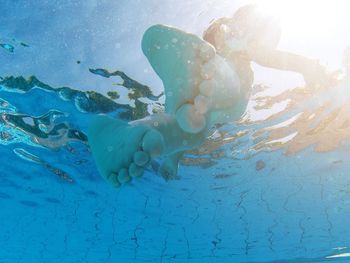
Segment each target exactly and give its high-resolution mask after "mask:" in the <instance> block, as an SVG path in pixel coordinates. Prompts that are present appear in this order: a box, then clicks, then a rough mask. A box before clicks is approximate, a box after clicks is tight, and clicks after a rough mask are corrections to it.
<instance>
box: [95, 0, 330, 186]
mask: <svg viewBox="0 0 350 263" xmlns="http://www.w3.org/2000/svg"><path fill="white" fill-rule="evenodd" d="M279 38H280V29H279V26H278V25H277V23H275V21H274V20H272V19H271V18H270V17H268V16H264V15H262V14H260V13H259V12H258V11H257V8H256V6H254V5H248V6H244V7H241V8H240V9H238V11H237V12H236V13H235V14H234V15H233V17H231V18H220V19H218V20H216V21H214V22H213V23H212V24H211V25H210V26H209V28H208V29H207V30H206V31H205V32H204V34H203V39H201V38H199V37H197V36H196V35H193V34H189V33H186V32H184V31H181V30H179V29H176V28H173V27H169V26H165V25H155V26H152V27H150V28H149V29H148V30H146V32H145V33H144V35H143V39H142V50H143V53H144V54H145V56H146V57H147V59H148V60H149V62H150V64H151V66H152V67H153V69H154V71H155V72H156V73H157V75H158V76H159V77H160V78H161V80H162V82H163V85H164V90H165V112H164V113H159V114H153V115H151V116H148V117H146V118H143V119H140V120H136V121H133V122H130V123H126V122H124V121H122V120H119V119H112V118H110V117H107V116H98V117H97V118H96V119H94V120H93V121H92V124H91V125H90V128H89V131H88V140H89V144H90V147H91V150H92V155H93V157H94V159H95V161H96V165H97V168H98V170H99V172H100V174H101V175H102V177H103V178H105V179H106V180H107V181H108V182H109V183H111V184H112V185H114V186H116V187H118V186H120V185H122V184H125V183H127V182H129V181H130V180H131V179H132V178H136V177H140V176H142V174H143V172H144V169H145V167H146V166H147V165H148V164H149V163H150V161H151V160H152V159H154V158H157V157H159V156H162V157H163V159H164V161H163V163H162V164H161V166H160V169H159V172H160V174H161V175H162V176H163V177H164V178H165V179H175V178H178V177H177V169H178V163H179V160H180V159H181V157H182V156H183V154H184V152H185V151H187V150H190V149H194V148H197V147H199V146H200V145H202V144H203V143H204V142H205V140H206V138H207V137H208V135H210V132H211V127H212V126H213V125H214V124H219V123H225V122H229V121H235V120H238V119H239V118H240V116H241V115H242V114H243V113H244V111H245V109H246V106H247V103H248V101H249V97H250V91H251V88H252V84H253V72H252V70H251V67H250V62H252V61H254V62H256V63H258V64H260V65H263V66H265V67H271V68H276V69H282V70H290V71H295V72H300V73H302V74H303V75H304V78H305V80H306V82H307V83H308V82H309V83H313V82H314V80H316V79H317V77H318V76H320V75H324V72H325V69H324V67H322V66H321V65H320V64H319V63H318V61H316V60H311V59H308V58H304V57H302V56H299V55H295V54H292V53H289V52H283V51H278V50H276V46H277V44H278V41H279Z"/></svg>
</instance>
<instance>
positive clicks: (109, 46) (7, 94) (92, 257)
mask: <svg viewBox="0 0 350 263" xmlns="http://www.w3.org/2000/svg"><path fill="white" fill-rule="evenodd" d="M199 2H200V1H193V3H192V4H185V3H184V4H183V5H180V4H176V3H175V2H172V1H166V2H162V3H157V1H153V2H150V3H148V4H144V3H142V2H139V1H131V2H127V1H118V3H117V4H116V3H115V2H113V1H92V0H90V1H59V2H58V1H57V2H56V1H6V0H5V1H2V2H1V5H0V13H1V14H2V17H1V18H0V21H1V23H0V61H1V62H0V76H1V79H0V113H1V119H0V156H1V158H0V164H1V173H0V204H1V212H0V222H1V225H0V262H6V263H7V262H123V263H124V262H125V263H128V262H223V263H226V262H327V261H337V262H346V261H347V259H348V260H350V258H349V254H348V253H350V248H349V246H350V228H349V227H348V225H347V223H348V218H349V215H350V201H349V200H350V191H349V185H350V178H349V175H348V171H349V169H350V167H349V163H348V162H347V159H348V158H347V157H348V152H349V143H348V140H346V138H347V137H346V136H345V137H344V135H343V134H344V133H345V134H346V133H347V129H348V126H346V125H345V124H346V118H345V120H344V121H343V122H342V124H344V125H342V126H341V125H340V126H341V129H336V128H337V127H336V126H332V123H331V124H330V125H329V124H328V125H329V129H328V130H327V129H325V128H323V129H321V130H320V129H319V130H317V131H316V132H315V131H314V133H311V132H309V133H308V131H309V130H307V129H306V132H305V133H304V135H303V136H301V137H293V136H292V137H291V138H292V139H291V138H289V139H288V143H286V144H278V143H277V145H276V143H275V144H274V139H275V136H272V135H271V138H270V137H269V136H268V135H269V131H270V130H268V129H267V130H266V127H270V128H271V127H272V126H273V125H280V127H288V128H290V129H288V132H287V133H286V135H288V134H289V135H293V134H294V132H295V129H300V130H301V128H300V126H297V128H296V127H293V126H288V125H287V124H286V123H285V122H286V121H287V120H290V119H291V118H293V117H295V116H299V115H298V114H302V113H305V112H307V110H312V112H317V111H316V110H317V109H318V107H320V105H321V106H322V105H323V104H326V102H327V101H328V100H331V101H332V104H331V107H329V108H328V110H324V111H322V112H321V113H320V114H319V115H318V117H319V118H318V119H317V118H316V119H315V121H314V122H312V123H311V124H310V125H311V126H315V127H318V126H317V124H320V123H322V120H325V119H327V118H326V117H327V116H328V117H329V116H330V114H332V113H333V112H335V111H337V109H339V108H341V106H342V105H343V103H344V101H346V100H347V99H348V97H349V95H348V93H347V92H346V90H347V89H346V88H347V85H343V86H342V87H340V88H338V91H339V92H338V93H337V92H334V93H332V94H333V97H332V96H329V93H328V92H327V91H325V92H323V93H322V92H321V93H319V94H317V96H318V97H317V98H318V99H317V103H315V100H311V99H309V98H308V97H307V96H305V100H304V101H301V102H300V101H298V104H297V106H295V105H294V106H295V107H292V106H291V107H290V108H289V110H283V107H281V106H279V107H277V108H278V109H277V110H276V109H274V110H272V108H271V107H268V110H269V112H268V113H269V114H270V115H273V117H274V118H271V119H268V120H265V119H264V118H262V117H261V116H265V115H266V111H265V109H264V105H261V109H256V112H255V115H254V116H253V115H249V114H247V115H246V116H245V121H242V122H241V123H240V124H239V125H236V124H226V125H224V126H222V127H217V129H218V131H217V132H216V133H215V134H214V135H213V136H212V138H210V139H209V143H208V146H207V148H205V149H204V150H203V151H199V152H189V153H188V154H187V155H186V158H185V160H184V161H183V162H182V164H181V166H180V169H179V175H180V176H181V177H182V179H181V180H179V181H171V182H164V181H163V180H162V179H161V178H160V177H159V176H158V175H157V167H158V165H159V164H158V161H157V160H156V161H155V162H153V163H152V165H151V166H150V167H149V168H148V170H147V171H146V174H145V176H144V177H143V178H141V179H140V180H137V181H135V182H133V183H132V184H130V185H128V186H125V187H123V188H121V189H118V190H116V189H113V188H112V187H110V186H109V185H108V184H107V183H106V182H104V181H103V179H102V178H101V177H100V176H99V174H98V172H97V170H96V167H95V164H94V162H93V160H92V157H91V154H90V151H89V148H88V145H87V138H86V135H85V134H86V131H87V127H88V124H89V120H90V119H91V117H92V116H94V115H96V114H98V113H106V114H108V115H110V116H114V117H118V118H121V119H125V120H133V119H137V118H141V117H144V116H146V115H147V114H149V112H151V111H152V109H161V108H162V103H163V101H164V98H163V97H162V93H161V85H160V81H159V80H158V79H157V76H156V75H155V74H154V72H152V70H151V68H150V66H149V65H148V64H147V61H146V60H145V58H143V56H142V53H141V50H140V39H141V37H142V32H143V31H144V30H145V29H146V28H147V27H148V26H149V25H151V24H153V23H157V22H164V23H172V24H175V25H177V26H179V27H182V28H188V30H193V31H195V33H198V32H200V26H199V25H202V24H203V25H205V24H207V23H208V22H209V21H210V19H211V18H212V17H213V16H215V15H216V14H217V13H219V11H220V10H217V9H214V11H208V10H209V9H210V8H209V7H211V6H212V3H213V2H212V1H207V2H206V4H207V5H204V4H203V5H199ZM225 3H226V2H225ZM223 5H224V4H223ZM237 5H238V3H237ZM198 6H200V7H201V8H198ZM141 7H142V8H143V9H142V12H137V11H136V10H138V9H137V8H141ZM170 9H171V10H172V11H173V12H170V11H164V10H170ZM193 10H195V11H198V12H193ZM221 11H222V10H221ZM201 12H204V14H207V17H206V16H204V15H203V13H201ZM135 13H136V14H135ZM182 13H184V14H187V15H186V16H184V17H186V18H184V19H182V20H179V19H178V14H182ZM152 14H153V15H152ZM136 17H137V18H136ZM141 20H142V21H144V23H139V22H140V21H141ZM203 27H204V26H203ZM118 70H120V71H118ZM125 74H126V75H125ZM260 88H261V87H260V86H256V94H259V89H260ZM92 91H95V92H92ZM111 91H112V93H111ZM115 92H117V93H115ZM130 92H131V94H130ZM296 93H297V92H296ZM337 94H338V95H339V94H341V96H337ZM257 97H259V96H257ZM260 97H263V98H264V96H263V95H260ZM265 99H266V98H265ZM252 101H253V102H254V100H252ZM255 102H257V103H258V102H259V100H258V99H255ZM282 102H283V101H282ZM260 103H261V101H260ZM278 111H280V114H278V113H277V112H278ZM345 112H346V111H345ZM274 114H275V115H274ZM338 114H343V115H344V114H345V113H344V111H343V112H341V113H338ZM343 115H342V116H343ZM257 116H260V117H261V118H260V119H259V118H258V117H257ZM337 116H338V117H339V119H342V118H341V117H342V116H340V115H337ZM295 118H297V117H295ZM310 122H311V121H310ZM338 122H339V121H338ZM322 127H323V126H322ZM327 127H328V126H327ZM332 127H333V128H334V129H333V130H337V131H339V134H335V135H334V134H333V133H332V132H333V131H332V132H330V130H332ZM304 128H305V127H304ZM300 130H299V134H301V132H300ZM282 134H283V132H282ZM309 134H311V135H312V138H317V139H313V140H311V142H310V143H305V145H304V144H302V142H304V141H308V140H310V138H309V137H308V135H309ZM342 136H343V137H344V138H345V139H344V140H342V141H341V142H342V144H340V145H336V143H335V142H336V138H340V137H341V138H342ZM330 140H332V142H333V141H334V147H328V148H327V147H326V146H325V147H326V148H322V147H321V146H324V145H329V141H330ZM272 145H273V147H272ZM295 145H302V146H300V147H299V148H298V147H295ZM320 145H321V146H320ZM331 145H332V146H333V143H331ZM293 147H294V148H293ZM318 148H321V150H317V149H318ZM286 153H292V154H286ZM336 255H338V256H341V257H335V256H336Z"/></svg>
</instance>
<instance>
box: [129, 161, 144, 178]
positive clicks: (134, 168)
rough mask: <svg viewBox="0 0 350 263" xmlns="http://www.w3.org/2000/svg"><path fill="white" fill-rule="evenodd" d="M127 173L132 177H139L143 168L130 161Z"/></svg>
mask: <svg viewBox="0 0 350 263" xmlns="http://www.w3.org/2000/svg"><path fill="white" fill-rule="evenodd" d="M129 175H130V176H131V177H133V178H135V177H141V176H142V175H143V168H142V167H140V166H138V165H136V164H135V163H131V165H130V166H129Z"/></svg>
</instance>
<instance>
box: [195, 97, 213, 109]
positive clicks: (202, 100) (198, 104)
mask: <svg viewBox="0 0 350 263" xmlns="http://www.w3.org/2000/svg"><path fill="white" fill-rule="evenodd" d="M210 104H211V101H210V99H209V98H208V97H206V96H203V95H201V94H199V95H198V96H197V97H195V99H194V107H195V108H196V110H197V111H198V112H199V113H201V114H205V113H207V112H208V110H209V108H210Z"/></svg>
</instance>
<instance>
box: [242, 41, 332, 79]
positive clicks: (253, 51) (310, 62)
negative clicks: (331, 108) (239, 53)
mask: <svg viewBox="0 0 350 263" xmlns="http://www.w3.org/2000/svg"><path fill="white" fill-rule="evenodd" d="M247 52H248V56H249V58H250V59H251V60H252V61H254V62H256V63H257V64H259V65H261V66H264V67H269V68H274V69H279V70H287V71H293V72H297V73H301V74H302V75H303V76H304V79H305V81H306V83H307V84H315V83H320V82H323V81H325V77H326V76H327V73H326V69H325V67H324V66H322V65H321V64H320V63H319V62H318V60H315V59H309V58H306V57H304V56H301V55H297V54H293V53H290V52H286V51H280V50H274V49H265V48H261V47H254V48H252V47H251V48H248V49H247Z"/></svg>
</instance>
